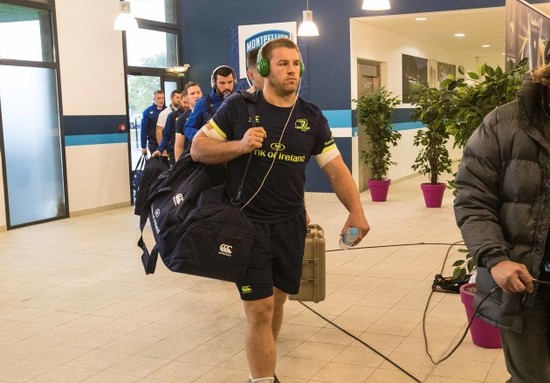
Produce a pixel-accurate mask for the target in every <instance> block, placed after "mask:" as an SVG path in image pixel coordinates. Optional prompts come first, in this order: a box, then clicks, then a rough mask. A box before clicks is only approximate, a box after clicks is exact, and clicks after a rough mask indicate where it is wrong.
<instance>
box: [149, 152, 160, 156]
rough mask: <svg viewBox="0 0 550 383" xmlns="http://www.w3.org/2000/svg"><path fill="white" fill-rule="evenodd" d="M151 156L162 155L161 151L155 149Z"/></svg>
mask: <svg viewBox="0 0 550 383" xmlns="http://www.w3.org/2000/svg"><path fill="white" fill-rule="evenodd" d="M151 157H160V152H159V151H158V150H155V151H154V152H153V154H151Z"/></svg>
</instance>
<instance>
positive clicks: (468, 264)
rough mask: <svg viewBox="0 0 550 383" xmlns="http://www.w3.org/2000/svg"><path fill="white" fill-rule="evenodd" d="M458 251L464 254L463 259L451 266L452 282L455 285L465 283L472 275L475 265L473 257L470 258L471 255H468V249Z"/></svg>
mask: <svg viewBox="0 0 550 383" xmlns="http://www.w3.org/2000/svg"><path fill="white" fill-rule="evenodd" d="M458 251H459V252H460V253H463V254H464V259H457V260H456V261H455V262H454V263H453V265H452V266H453V267H454V269H453V276H452V280H453V282H455V283H458V284H461V283H465V282H467V281H468V280H469V279H470V277H471V275H472V273H473V272H474V270H475V268H476V263H475V259H474V257H473V256H472V254H470V252H469V251H468V249H466V248H461V249H458Z"/></svg>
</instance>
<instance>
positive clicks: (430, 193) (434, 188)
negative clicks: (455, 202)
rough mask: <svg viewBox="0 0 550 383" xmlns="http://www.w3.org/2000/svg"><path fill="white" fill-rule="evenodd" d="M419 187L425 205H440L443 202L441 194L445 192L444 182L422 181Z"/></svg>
mask: <svg viewBox="0 0 550 383" xmlns="http://www.w3.org/2000/svg"><path fill="white" fill-rule="evenodd" d="M420 188H421V189H422V194H423V195H424V203H425V205H426V207H441V204H442V203H443V194H445V188H446V185H445V184H443V183H438V184H431V183H423V184H420Z"/></svg>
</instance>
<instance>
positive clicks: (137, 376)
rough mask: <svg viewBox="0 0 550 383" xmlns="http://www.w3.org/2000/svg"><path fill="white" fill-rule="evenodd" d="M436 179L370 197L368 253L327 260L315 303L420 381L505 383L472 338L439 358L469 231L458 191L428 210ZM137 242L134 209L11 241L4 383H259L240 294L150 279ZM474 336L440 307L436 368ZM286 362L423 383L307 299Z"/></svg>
mask: <svg viewBox="0 0 550 383" xmlns="http://www.w3.org/2000/svg"><path fill="white" fill-rule="evenodd" d="M422 181H423V179H421V178H419V177H414V178H411V179H408V180H405V181H401V182H397V183H394V184H392V186H391V190H390V194H389V198H388V201H387V202H383V203H373V202H371V201H370V196H369V195H368V192H366V193H363V194H362V200H363V202H364V207H365V210H366V212H367V215H368V218H369V221H370V224H371V226H372V231H371V233H370V234H369V235H368V237H367V238H366V239H365V240H364V241H363V242H362V243H361V245H360V246H364V248H359V249H355V250H348V251H329V252H328V253H327V299H326V300H325V301H323V302H321V303H318V304H310V303H308V305H309V306H310V307H312V308H313V309H314V310H316V311H318V312H319V313H321V314H322V315H323V316H325V317H327V318H329V319H330V320H332V321H334V322H335V323H336V324H337V325H338V326H340V327H341V328H343V329H345V330H346V331H348V332H349V333H351V334H353V335H354V336H356V337H358V338H359V339H360V340H361V341H363V342H365V343H367V344H368V345H370V346H371V347H372V348H374V349H376V350H377V351H378V353H380V354H381V355H384V356H385V357H388V358H390V359H391V360H392V361H393V362H394V363H395V364H397V365H399V366H401V367H402V368H403V369H405V370H406V371H408V373H409V374H410V375H412V376H414V377H415V378H416V379H417V381H422V382H429V383H469V382H504V381H505V380H506V378H507V376H508V375H507V373H506V369H505V367H504V364H503V357H502V352H501V350H500V349H483V348H480V347H477V346H475V345H473V344H472V342H471V340H470V337H469V335H468V336H467V338H466V340H465V342H464V343H463V344H462V345H461V346H460V347H459V348H458V351H457V352H456V353H455V354H454V355H453V356H451V357H450V358H449V359H448V360H446V361H444V362H443V363H441V364H439V365H434V364H432V363H431V362H430V360H429V358H428V356H427V355H426V352H425V347H424V339H423V332H422V316H423V311H424V308H425V306H426V303H427V301H428V297H429V294H430V291H431V289H430V286H431V283H432V280H433V277H434V275H435V274H436V273H438V272H439V271H440V268H441V265H442V262H443V260H444V257H445V254H446V252H447V248H448V246H447V244H449V243H453V242H456V241H459V240H460V234H459V231H458V229H457V228H456V226H455V223H454V217H453V211H452V196H451V193H450V191H447V193H446V194H447V195H446V198H445V200H444V204H443V207H442V208H436V209H433V208H432V209H428V208H425V207H424V203H423V200H422V196H421V192H420V188H419V183H420V182H422ZM307 207H308V211H309V214H310V217H311V219H312V221H313V222H314V223H319V224H320V225H322V226H323V227H324V229H325V233H326V240H327V249H329V250H334V249H336V247H337V237H338V232H339V231H340V227H341V225H342V224H343V222H344V220H345V217H346V212H345V210H344V208H343V207H342V206H341V205H340V204H339V202H338V201H337V199H336V198H335V197H334V196H333V195H331V194H312V195H308V196H307ZM137 239H138V219H137V217H136V216H134V215H133V214H132V209H131V208H124V209H118V210H112V211H108V212H103V213H99V214H94V215H88V216H82V217H76V218H71V219H67V220H61V221H56V222H51V223H46V224H41V225H36V226H32V227H26V228H21V229H17V230H12V231H8V232H3V233H0V382H33V383H38V382H42V383H45V382H52V383H59V382H69V383H73V382H86V383H110V382H112V383H133V382H140V383H155V382H178V383H188V382H195V383H232V382H235V383H244V382H245V381H246V376H247V375H248V369H247V365H246V360H245V356H244V352H243V312H242V308H241V303H240V301H239V298H238V295H237V292H236V290H235V288H234V286H233V285H232V284H230V283H225V282H218V281H213V280H207V279H201V278H197V277H191V276H186V275H181V274H175V273H171V272H169V271H167V270H166V268H165V267H164V266H163V265H162V264H159V265H158V267H157V272H156V274H154V275H149V276H146V275H145V274H144V272H143V269H142V266H141V263H140V260H139V255H140V253H139V251H138V248H137V247H136V245H135V244H136V241H137ZM419 243H438V244H432V245H428V244H423V245H420V244H419ZM389 245H395V246H389ZM377 246H379V247H377ZM456 254H457V251H456V250H453V251H452V252H451V257H454V256H456ZM450 263H451V262H450V261H449V262H448V263H447V265H450ZM449 270H450V266H447V268H446V269H445V272H444V275H448V274H449ZM465 326H466V316H465V313H464V308H463V305H462V304H461V303H460V299H459V296H458V295H454V294H445V293H436V294H434V295H433V296H432V299H431V304H430V306H429V310H428V315H427V319H426V327H427V338H428V341H429V349H430V351H431V353H432V354H434V358H435V359H437V358H439V357H440V356H441V355H442V354H445V353H446V352H448V350H450V349H451V348H452V346H453V345H454V344H455V343H456V342H457V341H458V339H459V338H460V335H461V334H462V333H463V331H464V328H465ZM278 357H279V361H278V365H277V375H278V376H279V378H280V379H281V381H282V382H283V383H305V382H317V383H320V382H325V383H327V382H335V383H336V382H338V383H360V382H367V383H375V382H388V383H401V382H403V383H408V382H414V381H415V380H414V379H413V378H411V377H410V376H407V375H406V374H405V373H404V372H402V371H400V370H399V369H397V368H396V367H395V366H394V365H392V364H390V363H389V362H388V361H387V360H384V359H383V358H382V357H381V356H380V355H379V354H377V353H375V352H374V351H372V350H371V349H369V348H367V347H366V346H365V345H363V344H362V343H360V342H358V341H356V340H354V339H353V338H351V337H350V336H348V335H346V334H345V333H344V332H342V331H341V330H339V329H337V328H336V327H334V326H332V325H330V324H328V323H327V322H325V321H324V320H323V319H321V318H320V317H318V316H317V315H316V314H314V313H312V312H311V311H310V310H308V309H307V308H305V307H304V306H302V304H300V303H299V302H296V301H290V302H288V304H287V306H286V316H285V323H284V325H283V328H282V331H281V334H280V338H279V341H278Z"/></svg>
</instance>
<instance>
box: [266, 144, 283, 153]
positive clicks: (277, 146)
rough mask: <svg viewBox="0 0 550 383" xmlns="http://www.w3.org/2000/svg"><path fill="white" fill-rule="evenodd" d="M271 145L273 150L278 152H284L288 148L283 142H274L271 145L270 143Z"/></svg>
mask: <svg viewBox="0 0 550 383" xmlns="http://www.w3.org/2000/svg"><path fill="white" fill-rule="evenodd" d="M269 147H270V148H271V150H273V151H276V152H282V151H283V150H285V148H286V146H284V145H283V144H281V143H279V142H274V143H272V144H271V145H269Z"/></svg>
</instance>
